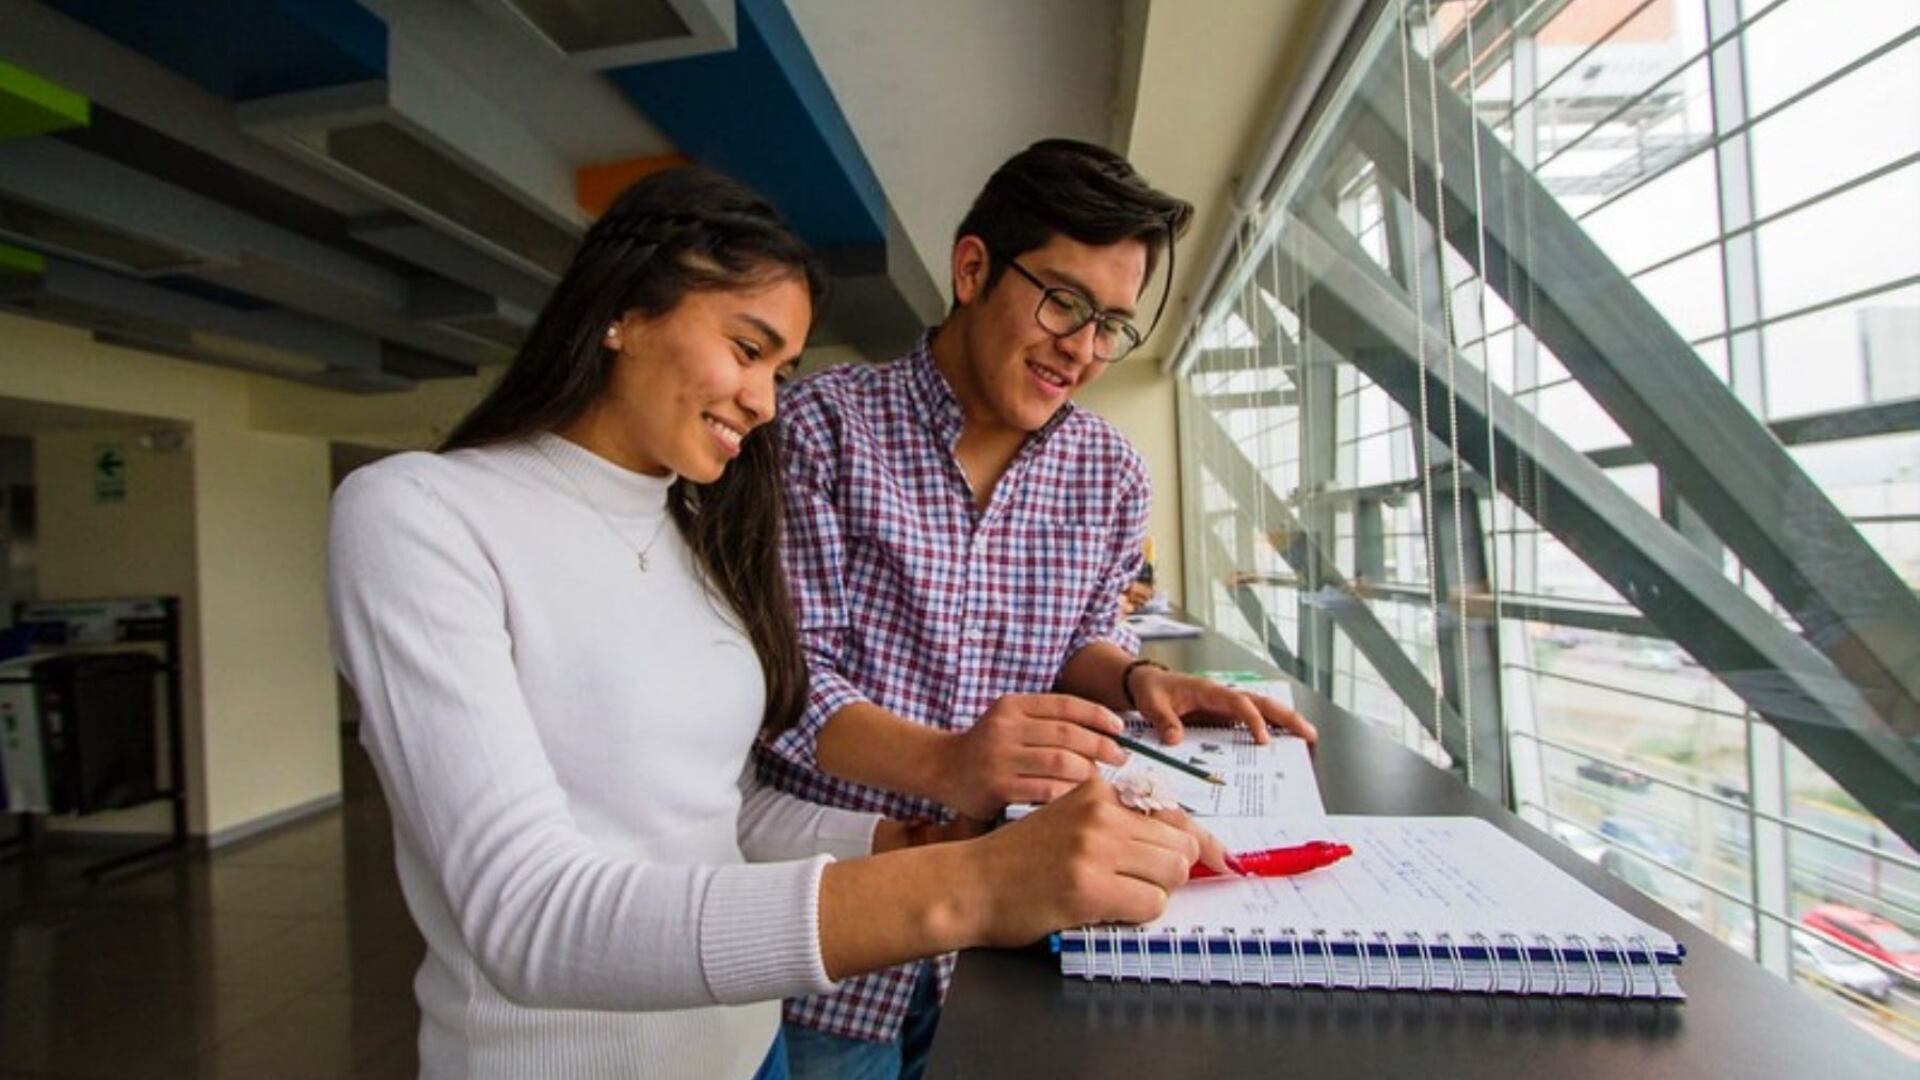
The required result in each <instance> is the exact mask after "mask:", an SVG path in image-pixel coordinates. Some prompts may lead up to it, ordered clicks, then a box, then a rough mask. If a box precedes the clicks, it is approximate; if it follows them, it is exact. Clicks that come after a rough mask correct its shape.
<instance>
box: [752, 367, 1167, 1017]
mask: <svg viewBox="0 0 1920 1080" xmlns="http://www.w3.org/2000/svg"><path fill="white" fill-rule="evenodd" d="M930 340H931V339H930V338H927V339H922V341H921V342H920V344H919V345H918V346H916V347H915V349H914V350H913V352H912V353H910V354H908V355H907V356H906V357H904V358H902V359H900V360H896V361H894V362H892V363H889V364H884V365H879V366H873V365H849V366H846V367H841V368H836V369H833V370H830V371H825V372H822V373H820V374H818V375H815V376H813V377H811V378H808V379H803V380H801V381H799V382H797V383H794V384H792V385H791V386H790V387H788V389H787V391H786V392H785V393H784V394H783V396H782V398H781V401H780V435H781V440H782V444H783V446H784V448H785V453H786V459H787V484H786V491H787V522H786V544H785V548H784V551H783V555H784V558H785V561H786V567H787V574H788V577H789V579H790V581H791V583H792V586H793V596H794V603H795V605H796V607H797V608H798V610H799V619H800V636H801V641H802V645H803V647H804V649H805V651H806V656H807V666H808V670H809V674H810V677H811V679H810V682H811V685H810V689H809V692H808V703H807V709H806V712H805V714H804V715H803V716H802V718H801V720H800V722H799V724H797V725H796V726H795V727H794V728H792V729H790V730H788V731H786V732H784V733H782V734H781V735H780V736H778V737H777V738H775V739H774V740H773V741H772V742H771V743H770V744H769V745H767V746H765V747H763V748H762V751H761V754H760V771H761V774H762V775H763V776H764V777H765V778H766V779H767V781H768V782H769V783H771V784H773V785H775V786H776V787H779V788H781V789H783V790H786V791H789V792H792V793H794V794H796V795H800V796H802V797H804V798H807V799H811V800H813V801H815V802H820V803H826V804H828V805H830V806H842V807H848V808H851V809H857V810H866V811H873V812H878V813H883V814H886V815H887V816H889V817H893V818H897V819H902V820H908V821H923V820H937V819H942V818H944V817H946V816H947V811H946V810H945V809H944V808H943V807H941V806H940V805H939V804H937V803H934V802H931V801H928V800H926V799H922V798H918V797H915V796H910V795H903V794H900V793H897V792H890V791H882V790H880V789H877V788H870V787H866V786H863V785H860V784H853V783H849V782H847V781H844V780H840V779H837V778H835V777H831V776H827V775H825V774H824V773H822V772H821V771H820V769H819V766H818V764H817V762H816V761H815V758H814V747H815V745H816V743H817V740H818V738H819V735H820V729H821V727H822V726H824V725H825V723H826V722H827V720H828V718H829V717H831V716H833V714H834V713H836V712H838V711H839V710H841V709H842V708H844V707H846V706H847V705H848V704H851V703H853V702H857V701H871V702H873V703H874V704H876V705H879V706H880V707H882V708H885V709H888V710H890V711H892V712H894V713H897V714H899V715H900V716H903V717H906V718H907V719H909V720H913V721H915V722H917V723H921V724H926V725H928V726H930V727H935V728H939V729H941V730H943V731H964V730H966V729H967V728H968V727H969V726H971V725H972V724H973V721H974V719H975V718H976V717H978V716H979V715H980V714H981V713H984V712H985V711H986V710H987V708H988V707H989V706H991V705H992V704H993V702H994V701H995V700H997V699H998V698H1000V697H1001V696H1003V695H1005V694H1016V693H1041V692H1046V691H1049V690H1051V689H1052V688H1053V685H1054V682H1055V680H1056V679H1057V678H1058V677H1059V674H1060V669H1061V667H1063V666H1064V665H1065V664H1066V662H1067V659H1068V658H1069V657H1071V656H1072V655H1073V654H1074V653H1075V652H1078V651H1079V650H1080V649H1081V648H1082V647H1084V646H1086V645H1088V644H1090V643H1092V642H1094V641H1100V640H1106V641H1112V642H1114V643H1115V644H1117V645H1119V646H1120V647H1122V648H1124V649H1126V650H1128V651H1129V652H1131V651H1134V650H1135V649H1137V647H1138V644H1139V643H1138V641H1137V640H1136V639H1135V638H1134V636H1133V634H1132V632H1131V631H1129V630H1128V629H1127V628H1126V626H1125V624H1124V623H1123V622H1122V621H1121V619H1120V615H1119V602H1120V593H1121V590H1122V589H1123V588H1124V587H1125V585H1126V584H1127V583H1128V582H1130V581H1132V580H1133V577H1134V574H1135V573H1136V572H1137V571H1138V569H1139V566H1140V557H1141V554H1140V549H1141V541H1142V539H1143V538H1144V536H1145V533H1146V521H1147V505H1148V501H1149V494H1150V493H1149V486H1148V480H1147V471H1146V466H1145V465H1144V463H1142V461H1141V460H1140V455H1139V454H1138V452H1136V451H1135V450H1134V448H1133V446H1132V445H1131V444H1130V443H1128V442H1127V440H1126V438H1125V437H1124V436H1122V435H1121V434H1120V433H1119V432H1118V431H1116V430H1115V429H1114V428H1113V427H1112V426H1111V425H1109V424H1108V423H1107V422H1106V421H1104V420H1102V419H1100V418H1099V417H1097V416H1094V415H1093V414H1092V413H1089V412H1086V411H1085V410H1082V409H1078V408H1075V407H1074V406H1073V405H1071V404H1069V405H1067V406H1066V407H1064V408H1062V409H1061V410H1060V411H1059V412H1058V413H1056V414H1055V415H1054V417H1053V419H1052V420H1051V421H1049V422H1048V424H1047V426H1046V427H1045V428H1043V429H1041V430H1040V431H1039V432H1037V433H1035V434H1034V435H1033V436H1032V437H1031V438H1029V439H1028V440H1027V443H1026V445H1025V446H1024V447H1022V449H1021V451H1020V453H1019V455H1018V456H1017V457H1016V458H1015V459H1014V461H1013V463H1012V464H1011V465H1010V466H1008V468H1007V471H1006V473H1005V474H1004V475H1003V476H1002V477H1001V479H1000V482H999V483H998V484H997V485H996V486H995V488H994V492H993V498H992V500H991V501H990V502H989V504H988V505H987V507H986V509H985V510H978V509H976V507H975V505H974V499H973V493H972V491H971V490H970V489H969V487H968V485H967V480H966V477H965V476H964V475H963V474H962V473H961V470H960V466H959V465H958V464H957V463H956V461H955V460H954V456H953V448H954V444H955V442H956V441H957V440H958V439H959V437H960V429H961V422H962V415H961V411H960V403H959V401H958V400H957V399H956V398H955V397H954V395H953V390H952V389H951V388H950V387H949V386H948V385H947V382H946V379H945V378H944V377H943V376H942V375H941V374H940V372H939V370H938V369H937V368H936V367H935V366H934V364H933V358H932V356H931V354H930V352H929V350H928V343H929V341H930ZM935 962H936V963H937V964H938V965H939V974H940V990H941V995H942V997H943V998H944V996H945V994H946V987H947V983H948V981H949V980H950V979H951V977H952V974H953V957H951V956H944V957H941V958H939V959H938V960H937V961H935ZM917 970H918V965H917V964H906V965H902V966H901V967H897V968H893V969H890V970H888V971H884V972H878V973H876V974H873V975H868V976H864V977H861V978H857V979H851V980H849V981H848V982H847V983H845V984H844V985H843V986H842V987H841V989H840V990H839V992H837V993H835V994H831V995H827V996H823V997H812V998H805V999H801V1000H796V1001H789V1002H788V1003H787V1008H786V1015H787V1019H788V1020H790V1021H793V1022H795V1023H799V1024H802V1025H805V1026H807V1027H810V1028H814V1029H817V1030H820V1031H825V1032H828V1033H829V1034H834V1035H841V1036H846V1037H850V1038H857V1039H867V1040H871V1041H875V1042H887V1041H891V1040H893V1039H894V1038H896V1037H897V1036H898V1034H899V1031H900V1024H901V1020H902V1019H903V1017H904V1016H905V1014H906V1010H907V1003H908V999H909V998H910V996H911V995H912V992H913V983H914V977H915V974H916V972H917Z"/></svg>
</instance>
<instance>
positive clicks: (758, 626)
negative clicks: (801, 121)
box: [440, 168, 826, 732]
mask: <svg viewBox="0 0 1920 1080" xmlns="http://www.w3.org/2000/svg"><path fill="white" fill-rule="evenodd" d="M781 278H792V279H797V280H801V281H804V282H805V283H806V286H807V291H808V293H809V294H810V295H811V297H812V300H813V308H814V311H815V312H816V313H817V312H818V311H819V310H820V307H821V304H822V303H823V301H824V299H825V295H826V275H825V273H824V271H823V270H822V269H821V267H820V264H819V262H818V261H817V260H816V259H815V258H814V256H813V254H812V253H811V252H809V251H808V250H807V247H806V245H805V244H804V243H803V242H801V240H800V238H799V237H798V236H796V235H795V234H794V232H793V230H792V229H791V228H789V227H788V226H787V224H786V222H785V221H783V220H781V218H780V215H779V214H778V213H777V212H776V211H775V210H774V209H773V207H772V206H771V205H770V204H768V203H767V201H766V200H765V199H762V198H761V197H760V196H758V195H756V194H754V193H753V192H752V191H751V190H749V189H748V188H746V187H745V186H744V185H742V184H740V183H738V182H736V181H734V180H731V179H729V178H727V177H725V176H722V175H720V174H719V173H716V172H712V171H710V170H707V169H699V168H681V169H671V170H668V171H666V172H659V173H655V174H653V175H652V176H649V177H646V178H645V179H643V180H640V181H639V182H637V183H635V184H634V185H633V186H632V187H630V188H628V189H627V190H626V191H625V192H624V193H622V194H621V196H620V198H619V199H618V200H616V201H615V202H614V204H613V206H612V208H611V209H609V210H608V211H607V213H606V215H605V216H604V217H602V218H601V219H600V220H599V221H598V222H596V223H595V224H594V226H593V228H592V229H590V230H588V231H587V236H586V239H585V240H583V241H581V244H580V249H579V251H577V252H575V253H574V256H573V263H572V265H570V266H569V267H567V273H566V276H565V277H564V278H562V279H561V281H560V284H559V286H558V287H556V288H555V289H554V291H553V295H552V296H551V297H549V298H548V300H547V304H546V306H545V307H544V308H542V309H541V311H540V317H539V318H538V319H536V320H535V321H534V324H533V330H532V332H531V333H530V334H529V335H528V336H527V342H526V344H525V345H523V346H521V348H520V352H519V353H518V355H516V356H515V357H514V358H513V363H512V365H511V366H509V367H508V368H507V371H506V374H505V375H503V376H502V377H501V379H500V381H499V382H498V383H496V384H495V385H494V387H493V390H492V391H491V392H489V393H488V394H487V396H486V398H485V400H483V401H481V402H480V404H479V405H478V406H476V407H475V408H474V410H473V411H472V412H471V413H469V414H467V416H466V418H465V419H463V420H461V421H460V423H459V424H458V425H456V426H455V427H454V429H453V433H452V434H451V435H449V436H447V440H446V442H445V443H444V444H443V445H442V446H441V447H440V449H441V450H442V451H443V452H444V451H447V450H458V449H460V448H462V447H471V446H485V445H487V444H489V443H499V442H506V441H508V440H511V439H518V438H524V437H526V436H529V435H534V434H537V433H540V432H546V431H553V430H556V429H558V428H562V427H565V426H566V425H567V424H569V423H571V422H572V421H573V420H575V419H577V418H578V417H579V416H580V415H581V414H582V413H583V412H585V411H586V409H587V407H588V406H590V405H591V404H593V402H594V401H595V400H596V399H597V398H598V397H599V396H600V394H601V393H602V392H603V391H604V390H605V388H606V385H607V377H608V374H609V372H610V370H611V367H612V362H613V359H614V357H615V356H616V355H617V354H615V353H613V352H612V351H610V350H608V349H607V348H605V347H604V346H603V345H602V344H601V342H602V337H601V335H603V334H604V333H606V328H607V325H608V324H609V323H613V322H617V321H619V319H620V317H621V316H622V315H624V314H626V313H627V312H629V311H638V312H639V313H640V314H641V315H643V316H645V317H647V318H658V317H659V316H661V315H664V314H666V313H667V312H669V311H672V310H673V309H674V307H676V306H677V305H678V304H679V303H680V301H681V300H682V299H683V298H685V297H686V295H687V294H688V293H689V292H693V291H696V290H702V289H737V288H747V287H752V286H755V285H762V284H766V283H768V282H772V281H777V280H779V279H781ZM780 472H781V464H780V444H779V441H778V437H777V435H776V434H775V432H774V431H773V429H772V425H763V426H761V427H759V428H756V429H754V430H753V431H752V432H751V433H750V434H748V436H747V438H746V440H745V441H744V442H743V443H742V444H741V447H740V457H739V458H738V459H736V460H735V461H734V462H733V463H732V464H731V465H729V466H728V467H727V469H726V471H725V472H724V473H722V474H721V476H720V479H718V480H716V481H714V482H713V483H711V484H695V483H692V482H690V481H687V480H684V479H683V480H681V481H680V482H678V483H676V484H674V485H673V487H672V489H671V493H670V494H669V496H668V501H667V506H668V509H669V511H670V512H671V513H672V515H673V521H674V524H675V526H677V527H678V528H679V530H680V534H681V535H682V536H684V537H685V538H686V541H687V545H688V546H689V547H691V548H692V549H693V553H694V555H695V557H696V558H698V559H699V561H700V565H701V567H702V568H703V569H704V570H705V571H706V574H707V578H708V581H709V583H710V586H711V587H712V588H713V589H714V590H715V591H717V592H718V593H719V595H720V597H721V598H722V599H724V600H725V601H726V602H727V604H728V605H729V606H731V607H732V609H733V611H734V613H735V614H736V615H738V616H739V619H740V622H741V625H742V628H743V629H744V630H745V631H746V633H747V636H748V638H749V639H750V640H751V641H752V642H753V648H754V651H755V652H756V653H758V654H759V657H760V665H761V667H762V668H763V669H764V670H765V672H766V680H767V711H766V714H765V716H764V717H763V718H762V728H763V729H764V730H765V731H767V732H774V731H780V730H784V729H785V728H787V727H789V726H791V725H792V724H793V723H794V721H795V720H796V719H798V717H799V715H800V711H801V709H802V708H803V707H804V706H805V704H806V693H807V668H806V663H805V661H804V659H803V658H802V657H801V655H800V644H799V636H798V634H797V633H796V631H795V627H794V615H793V604H792V601H791V599H790V598H789V594H788V592H787V580H786V576H785V575H784V574H783V573H782V570H781V566H780V529H781V518H782V510H783V500H782V498H781V486H780V479H781V478H780Z"/></svg>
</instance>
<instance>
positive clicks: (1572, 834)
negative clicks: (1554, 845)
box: [1553, 821, 1607, 865]
mask: <svg viewBox="0 0 1920 1080" xmlns="http://www.w3.org/2000/svg"><path fill="white" fill-rule="evenodd" d="M1553 838H1554V839H1555V840H1558V841H1560V842H1561V843H1563V844H1565V845H1567V846H1568V847H1570V848H1572V849H1573V853H1574V854H1575V855H1578V856H1580V857H1581V858H1583V859H1585V860H1587V861H1588V862H1590V863H1594V864H1596V865H1597V864H1598V863H1599V862H1600V860H1601V859H1603V858H1605V857H1606V854H1607V845H1606V842H1605V841H1603V840H1601V839H1599V838H1598V837H1595V836H1594V835H1593V834H1592V833H1590V832H1588V831H1587V830H1585V829H1582V828H1578V827H1576V826H1573V825H1569V824H1567V823H1566V822H1563V821H1556V822H1554V823H1553Z"/></svg>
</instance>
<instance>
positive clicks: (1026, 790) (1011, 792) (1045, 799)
mask: <svg viewBox="0 0 1920 1080" xmlns="http://www.w3.org/2000/svg"><path fill="white" fill-rule="evenodd" d="M1075 786H1076V785H1075V784H1073V783H1072V782H1071V781H1067V780H1049V779H1046V778H1044V777H1038V776H1021V777H1016V778H1015V779H1014V781H1013V782H1012V783H1011V784H1008V785H1007V788H1006V791H1005V792H1004V795H1005V797H1006V800H1007V801H1008V802H1010V803H1050V802H1052V801H1053V800H1055V799H1058V798H1060V797H1061V796H1063V795H1065V794H1066V793H1068V792H1070V791H1072V790H1073V789H1074V787H1075Z"/></svg>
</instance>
